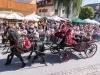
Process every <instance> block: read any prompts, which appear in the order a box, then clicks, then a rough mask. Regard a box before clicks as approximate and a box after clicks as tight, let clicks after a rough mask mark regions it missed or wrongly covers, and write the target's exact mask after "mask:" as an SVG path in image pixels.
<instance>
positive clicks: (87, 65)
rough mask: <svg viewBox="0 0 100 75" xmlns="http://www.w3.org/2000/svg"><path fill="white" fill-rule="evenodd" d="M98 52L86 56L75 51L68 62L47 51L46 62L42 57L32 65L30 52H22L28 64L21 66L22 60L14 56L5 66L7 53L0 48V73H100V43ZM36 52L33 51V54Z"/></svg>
mask: <svg viewBox="0 0 100 75" xmlns="http://www.w3.org/2000/svg"><path fill="white" fill-rule="evenodd" d="M96 44H97V45H98V50H97V53H96V54H95V55H94V56H93V57H92V58H84V55H83V56H80V55H79V53H77V52H73V55H72V58H71V59H70V60H69V61H68V62H63V63H62V62H61V61H60V59H59V56H58V55H53V54H51V53H50V51H49V50H48V51H46V63H47V65H48V66H45V64H43V63H41V59H39V60H37V62H36V63H35V64H33V65H31V61H32V59H30V60H29V61H28V60H26V58H27V56H28V54H29V53H25V54H22V56H23V58H24V59H25V62H26V63H27V66H26V67H25V68H20V67H21V62H20V61H19V59H18V58H16V57H14V58H13V61H12V63H11V64H10V65H9V66H5V65H4V63H5V61H6V57H7V55H8V54H6V55H2V54H1V53H2V48H1V50H0V75H100V58H99V57H100V50H99V49H100V43H99V42H98V43H96ZM34 55H35V54H34V53H33V56H34Z"/></svg>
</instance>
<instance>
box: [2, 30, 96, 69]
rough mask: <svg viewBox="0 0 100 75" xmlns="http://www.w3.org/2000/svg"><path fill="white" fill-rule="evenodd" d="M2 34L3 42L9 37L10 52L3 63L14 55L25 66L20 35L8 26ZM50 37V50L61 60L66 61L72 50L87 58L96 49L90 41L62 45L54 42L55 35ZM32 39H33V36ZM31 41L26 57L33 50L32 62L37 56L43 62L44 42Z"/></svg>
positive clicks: (7, 63) (8, 61)
mask: <svg viewBox="0 0 100 75" xmlns="http://www.w3.org/2000/svg"><path fill="white" fill-rule="evenodd" d="M4 35H5V36H6V39H5V38H3V39H4V40H5V41H4V42H6V40H8V38H9V40H10V48H11V53H10V54H9V55H8V57H7V61H6V63H5V65H9V64H10V63H11V61H12V58H13V56H14V55H16V56H17V57H18V58H19V59H20V60H21V62H22V67H25V65H26V63H24V61H23V59H22V56H21V52H20V51H19V50H21V49H22V48H20V46H21V45H20V44H19V43H20V40H19V37H20V36H19V35H18V34H17V33H16V32H15V31H14V30H12V29H10V28H8V29H7V30H6V32H5V33H4ZM36 39H37V38H36ZM51 39H52V40H51V42H52V44H51V43H50V51H51V53H53V54H58V55H59V56H60V60H61V61H68V60H69V59H70V58H71V57H72V50H74V51H77V52H84V53H85V55H86V57H88V58H89V57H92V56H93V55H94V54H95V53H96V51H97V45H96V44H95V43H94V42H92V41H88V42H87V41H83V40H82V41H81V42H79V43H74V44H72V45H67V44H63V45H60V44H59V45H58V44H56V37H55V36H51ZM32 40H34V38H33V39H32ZM37 40H38V39H37ZM31 42H32V41H31ZM33 42H34V44H32V45H31V47H30V50H31V53H30V55H29V56H28V58H30V57H31V55H32V53H33V52H35V53H36V56H35V57H34V58H33V60H32V63H34V62H35V61H36V60H37V59H38V58H39V57H41V58H42V60H43V62H45V53H44V51H45V49H44V44H45V43H43V42H41V41H39V40H38V41H36V40H34V41H33ZM46 44H47V43H46ZM19 45H20V46H19ZM19 48H20V49H19ZM28 50H29V49H28ZM22 51H23V49H22ZM9 57H11V58H10V59H9Z"/></svg>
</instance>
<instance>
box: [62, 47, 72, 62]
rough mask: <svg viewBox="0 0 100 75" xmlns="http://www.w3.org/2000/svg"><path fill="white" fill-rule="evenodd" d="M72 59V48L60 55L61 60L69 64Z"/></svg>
mask: <svg viewBox="0 0 100 75" xmlns="http://www.w3.org/2000/svg"><path fill="white" fill-rule="evenodd" d="M71 57H72V51H71V49H70V48H68V49H66V50H64V51H62V52H61V54H60V60H61V61H62V62H67V61H68V60H69V59H70V58H71Z"/></svg>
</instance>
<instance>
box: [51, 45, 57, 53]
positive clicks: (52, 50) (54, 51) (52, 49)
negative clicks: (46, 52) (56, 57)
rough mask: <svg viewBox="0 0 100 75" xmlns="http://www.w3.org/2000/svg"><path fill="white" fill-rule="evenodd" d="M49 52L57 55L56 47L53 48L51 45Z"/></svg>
mask: <svg viewBox="0 0 100 75" xmlns="http://www.w3.org/2000/svg"><path fill="white" fill-rule="evenodd" d="M50 51H51V53H52V54H57V53H58V49H57V46H53V45H52V46H51V47H50Z"/></svg>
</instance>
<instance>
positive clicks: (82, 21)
mask: <svg viewBox="0 0 100 75" xmlns="http://www.w3.org/2000/svg"><path fill="white" fill-rule="evenodd" d="M72 22H78V23H84V22H85V21H84V20H82V19H80V18H79V19H76V20H72Z"/></svg>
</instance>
